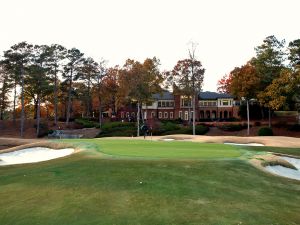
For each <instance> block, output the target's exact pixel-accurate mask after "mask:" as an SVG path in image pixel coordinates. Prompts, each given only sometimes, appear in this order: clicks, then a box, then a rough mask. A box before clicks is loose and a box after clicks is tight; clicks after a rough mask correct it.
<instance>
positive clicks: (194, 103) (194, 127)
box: [193, 95, 196, 135]
mask: <svg viewBox="0 0 300 225" xmlns="http://www.w3.org/2000/svg"><path fill="white" fill-rule="evenodd" d="M195 100H196V99H195V95H194V96H193V135H196V123H195V118H196V101H195Z"/></svg>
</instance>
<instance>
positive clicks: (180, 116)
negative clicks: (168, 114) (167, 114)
mask: <svg viewBox="0 0 300 225" xmlns="http://www.w3.org/2000/svg"><path fill="white" fill-rule="evenodd" d="M179 119H182V111H179Z"/></svg>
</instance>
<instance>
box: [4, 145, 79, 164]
mask: <svg viewBox="0 0 300 225" xmlns="http://www.w3.org/2000/svg"><path fill="white" fill-rule="evenodd" d="M72 153H74V149H72V148H66V149H59V150H54V149H51V148H44V147H35V148H26V149H22V150H19V151H14V152H9V153H2V154H0V166H5V165H14V164H23V163H36V162H42V161H47V160H51V159H56V158H60V157H64V156H67V155H70V154H72Z"/></svg>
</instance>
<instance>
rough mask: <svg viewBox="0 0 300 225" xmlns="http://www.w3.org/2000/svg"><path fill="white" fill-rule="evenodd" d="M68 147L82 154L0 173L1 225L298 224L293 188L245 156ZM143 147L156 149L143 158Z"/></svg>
mask: <svg viewBox="0 0 300 225" xmlns="http://www.w3.org/2000/svg"><path fill="white" fill-rule="evenodd" d="M70 142H73V143H75V144H76V145H81V146H82V147H84V148H86V149H87V150H86V151H83V152H80V153H77V154H74V155H72V156H69V157H65V158H61V159H57V160H52V161H48V162H42V163H37V164H27V165H16V166H8V167H0V224H1V225H2V224H5V225H35V224H43V225H52V224H53V225H54V224H55V225H56V224H62V225H63V224H72V225H89V224H91V225H99V224H130V225H133V224H146V225H147V224H151V225H153V224H197V225H198V224H209V225H210V224H215V225H227V224H282V225H283V224H284V225H287V224H299V223H300V214H299V211H300V207H299V201H300V182H297V181H293V180H289V179H285V178H280V177H276V176H272V175H269V174H266V173H264V172H262V171H259V170H257V169H256V168H254V167H252V166H251V165H250V164H249V163H248V162H247V161H246V160H243V159H242V157H240V156H242V155H244V154H245V151H248V150H244V149H242V148H237V147H234V146H227V145H215V144H199V143H188V142H172V143H169V142H155V143H149V142H143V141H139V142H136V141H134V142H132V141H112V140H105V141H104V140H91V141H87V140H79V141H78V140H72V141H70ZM150 145H151V146H153V148H154V147H155V148H157V149H160V150H154V149H153V154H150V153H149V152H151V148H150ZM120 148H121V149H125V150H120ZM208 150H210V152H211V155H210V154H209V151H208ZM262 150H263V151H265V150H267V149H266V148H261V149H260V150H259V151H262ZM281 150H282V151H284V150H283V149H281ZM139 151H141V152H139ZM160 151H164V153H160ZM297 151H299V150H297ZM131 152H132V153H131ZM174 152H175V153H174ZM182 152H184V153H186V154H183V153H182ZM254 152H256V150H254V149H252V153H254ZM103 154H105V155H103ZM222 154H223V155H222ZM103 156H104V157H103ZM192 158H193V159H192ZM141 159H143V160H141ZM145 159H146V160H145ZM220 159H222V160H220Z"/></svg>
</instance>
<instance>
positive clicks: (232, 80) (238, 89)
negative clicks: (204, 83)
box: [218, 36, 300, 134]
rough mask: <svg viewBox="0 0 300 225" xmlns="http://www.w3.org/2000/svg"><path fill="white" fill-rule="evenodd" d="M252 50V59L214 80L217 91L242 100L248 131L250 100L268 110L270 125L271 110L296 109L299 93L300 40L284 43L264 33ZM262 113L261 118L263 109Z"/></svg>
mask: <svg viewBox="0 0 300 225" xmlns="http://www.w3.org/2000/svg"><path fill="white" fill-rule="evenodd" d="M255 51H256V55H255V56H254V57H253V58H251V59H250V60H249V61H248V62H246V63H245V64H244V65H242V66H239V67H235V68H234V69H233V70H232V71H231V72H230V73H228V74H226V75H224V76H223V78H222V79H221V80H219V81H218V91H220V92H225V93H230V94H232V95H234V96H236V97H238V98H239V99H241V100H244V101H245V102H246V104H247V120H248V134H249V101H250V100H252V99H253V100H256V101H257V102H259V104H260V105H261V106H262V107H265V108H267V109H268V111H269V115H268V117H269V126H270V127H271V111H273V110H279V109H297V110H298V105H297V102H299V93H300V92H299V88H300V39H297V40H294V41H291V42H290V43H289V44H288V45H286V42H285V40H278V39H277V38H276V37H275V36H268V37H266V38H265V39H264V40H263V43H262V44H261V45H259V46H257V47H256V48H255ZM262 114H263V115H262V118H264V117H265V115H264V111H263V110H262Z"/></svg>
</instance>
